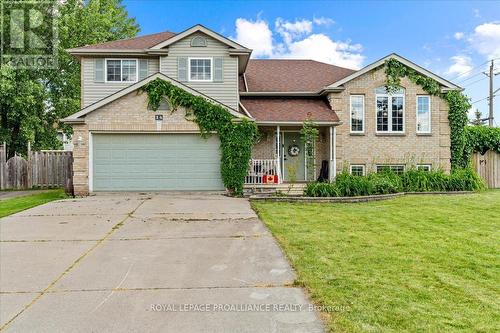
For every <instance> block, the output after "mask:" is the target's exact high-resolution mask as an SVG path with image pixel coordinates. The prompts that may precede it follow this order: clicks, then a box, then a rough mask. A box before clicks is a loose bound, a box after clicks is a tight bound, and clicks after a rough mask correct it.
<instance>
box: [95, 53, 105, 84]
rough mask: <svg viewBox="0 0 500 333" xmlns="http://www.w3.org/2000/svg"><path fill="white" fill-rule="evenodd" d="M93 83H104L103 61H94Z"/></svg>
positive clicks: (100, 59)
mask: <svg viewBox="0 0 500 333" xmlns="http://www.w3.org/2000/svg"><path fill="white" fill-rule="evenodd" d="M94 82H104V59H102V58H97V59H94Z"/></svg>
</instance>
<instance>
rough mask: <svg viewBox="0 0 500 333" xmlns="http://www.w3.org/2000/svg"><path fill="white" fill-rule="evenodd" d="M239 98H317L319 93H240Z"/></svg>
mask: <svg viewBox="0 0 500 333" xmlns="http://www.w3.org/2000/svg"><path fill="white" fill-rule="evenodd" d="M240 96H247V97H265V96H269V97H271V96H273V97H279V96H288V97H318V96H320V94H319V93H317V92H313V91H240Z"/></svg>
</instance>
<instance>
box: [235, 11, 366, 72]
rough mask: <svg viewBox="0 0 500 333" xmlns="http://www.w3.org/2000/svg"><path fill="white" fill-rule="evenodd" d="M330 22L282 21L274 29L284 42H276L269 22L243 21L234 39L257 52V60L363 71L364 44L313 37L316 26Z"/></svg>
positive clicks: (237, 22)
mask: <svg viewBox="0 0 500 333" xmlns="http://www.w3.org/2000/svg"><path fill="white" fill-rule="evenodd" d="M328 20H331V19H327V18H319V19H318V18H314V19H313V20H312V21H311V20H307V19H300V20H295V21H294V22H290V21H286V20H284V19H282V18H278V19H276V21H275V24H274V28H275V32H276V33H277V34H278V35H279V37H281V39H282V41H281V42H276V41H274V40H273V32H272V31H271V29H270V27H269V24H268V23H267V22H266V21H263V20H261V19H257V20H255V21H252V20H247V19H244V18H239V19H237V20H236V38H234V39H235V40H236V41H237V42H238V43H240V44H242V45H244V46H246V47H248V48H251V49H253V50H254V51H253V53H252V56H253V57H256V58H262V57H274V58H289V59H312V60H317V61H321V62H325V63H329V64H333V65H337V66H342V67H349V68H353V69H359V68H361V67H362V64H363V60H364V58H365V57H364V56H363V55H362V54H361V51H362V46H361V44H355V43H352V42H351V41H335V40H333V39H331V38H330V37H329V36H327V35H325V34H322V33H316V34H314V33H313V25H321V24H327V22H328ZM332 22H333V20H332Z"/></svg>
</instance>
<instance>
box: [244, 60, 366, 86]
mask: <svg viewBox="0 0 500 333" xmlns="http://www.w3.org/2000/svg"><path fill="white" fill-rule="evenodd" d="M354 72H356V71H355V70H353V69H349V68H343V67H339V66H334V65H329V64H325V63H322V62H318V61H314V60H291V59H251V60H250V61H249V62H248V66H247V68H246V72H245V79H246V85H245V80H244V79H243V78H242V77H241V78H240V91H247V90H248V91H249V92H319V91H320V90H322V89H323V88H324V87H326V86H328V85H330V84H332V83H334V82H336V81H338V80H341V79H343V78H345V77H347V76H349V75H351V74H352V73H354Z"/></svg>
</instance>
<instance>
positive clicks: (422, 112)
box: [417, 96, 431, 133]
mask: <svg viewBox="0 0 500 333" xmlns="http://www.w3.org/2000/svg"><path fill="white" fill-rule="evenodd" d="M430 132H431V99H430V96H417V133H430Z"/></svg>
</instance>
